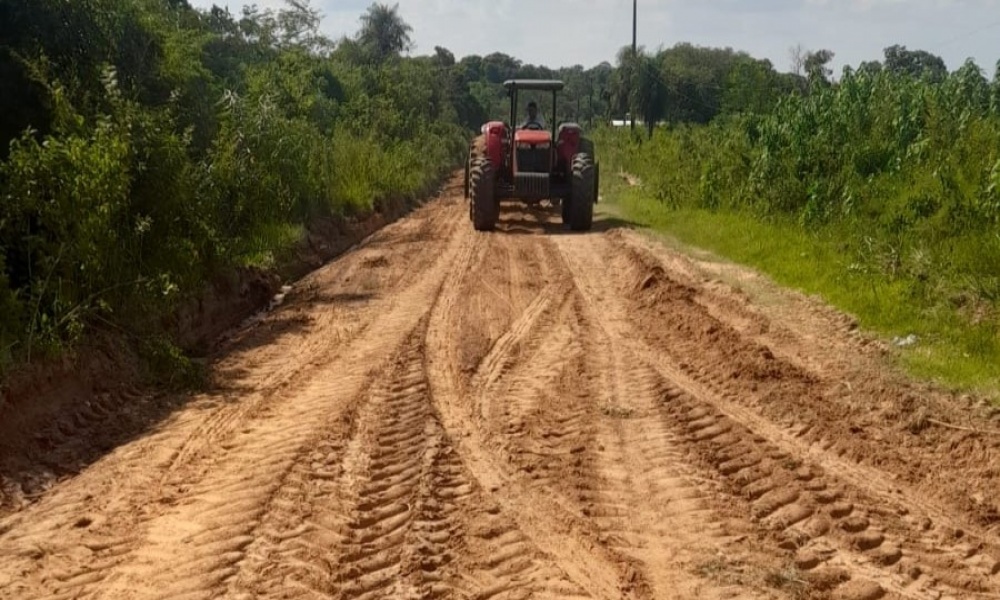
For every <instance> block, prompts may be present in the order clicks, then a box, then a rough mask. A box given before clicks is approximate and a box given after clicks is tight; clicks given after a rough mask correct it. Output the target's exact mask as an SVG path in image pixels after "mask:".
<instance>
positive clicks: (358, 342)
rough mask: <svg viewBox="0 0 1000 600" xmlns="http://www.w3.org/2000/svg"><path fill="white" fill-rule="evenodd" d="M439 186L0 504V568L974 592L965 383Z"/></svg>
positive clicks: (104, 575)
mask: <svg viewBox="0 0 1000 600" xmlns="http://www.w3.org/2000/svg"><path fill="white" fill-rule="evenodd" d="M461 195H462V190H461V184H460V181H459V182H456V183H453V184H452V185H451V186H449V188H448V189H447V190H446V191H445V193H444V194H443V195H442V196H441V197H440V198H439V199H438V200H437V201H435V202H433V203H431V204H430V205H428V206H426V207H424V208H423V209H421V210H419V211H417V212H416V213H414V214H413V215H412V216H411V217H409V218H406V219H404V220H402V221H400V222H398V223H395V224H393V225H390V226H388V227H386V228H385V229H383V230H382V231H380V232H378V233H376V234H375V235H374V236H373V237H371V238H370V239H369V240H367V241H366V242H365V243H364V244H362V245H361V246H360V247H359V248H357V249H356V250H355V251H353V252H351V253H349V254H348V255H346V256H345V257H343V258H342V259H340V260H337V261H335V262H333V263H331V264H329V265H327V266H325V267H323V268H321V269H320V270H318V271H316V272H314V273H312V274H310V275H309V276H307V277H306V278H305V279H304V280H303V281H301V282H300V283H299V284H297V285H296V287H295V290H294V291H293V292H292V294H291V295H290V296H289V297H288V298H287V299H286V302H285V304H284V305H283V306H281V307H280V308H279V309H277V310H276V311H274V312H273V313H272V314H270V315H269V316H267V317H266V318H264V319H261V320H258V321H255V322H254V323H253V324H252V325H250V326H248V327H247V328H245V329H244V330H242V331H239V332H237V333H236V334H235V335H234V336H233V337H232V338H231V339H230V340H229V342H227V347H226V349H225V352H223V353H222V354H221V355H220V357H219V358H218V359H217V361H216V362H215V363H214V364H213V366H212V369H213V377H214V382H213V385H212V386H211V388H210V390H209V391H208V392H206V393H204V394H202V395H199V396H197V397H195V398H190V399H174V400H172V401H171V402H173V404H171V405H170V406H172V407H173V408H172V409H171V411H170V412H169V414H168V415H167V416H162V415H161V416H160V418H158V419H156V420H155V421H151V423H152V424H151V425H150V426H149V428H148V430H147V431H146V432H145V433H144V435H141V436H138V437H136V438H135V439H133V440H131V441H125V442H123V441H120V440H119V441H116V444H115V445H114V447H109V448H107V451H106V454H105V455H104V456H103V458H102V459H100V460H99V461H97V462H95V463H94V464H92V465H91V466H88V467H86V468H84V469H83V470H82V471H81V472H80V473H79V475H76V476H74V477H71V478H68V479H67V480H66V481H64V482H62V483H60V484H59V485H57V486H55V487H54V488H53V489H51V490H50V491H48V492H47V493H45V494H42V495H41V496H40V497H38V498H33V499H31V502H30V503H29V504H28V505H26V506H24V507H23V508H21V509H20V510H17V511H14V512H10V513H9V514H8V515H6V516H5V517H3V518H2V520H0V557H2V560H0V597H2V598H18V599H20V598H115V599H117V598H219V597H226V598H299V597H302V598H345V599H346V598H372V599H375V598H479V599H486V598H496V599H504V598H601V599H612V598H636V599H646V598H648V599H653V598H657V599H663V598H676V599H678V600H680V599H684V600H688V599H692V598H708V599H712V598H817V599H819V598H831V599H850V600H868V599H876V598H912V599H933V600H938V599H941V598H956V599H957V598H995V597H998V595H1000V576H998V573H1000V561H998V558H1000V543H998V537H997V530H996V527H997V520H998V518H1000V517H998V512H997V508H996V504H995V502H996V491H997V489H998V487H997V483H998V478H1000V471H997V469H996V466H995V465H996V464H997V457H998V448H1000V435H997V433H995V432H1000V425H998V424H996V423H994V422H993V420H992V417H991V416H990V415H989V413H987V412H986V411H985V409H982V410H980V409H975V408H973V407H971V406H969V405H968V402H963V401H960V400H958V399H955V398H952V397H949V396H947V395H945V394H942V393H939V392H935V391H933V390H929V389H924V388H922V387H919V386H915V385H911V384H907V383H904V382H902V381H901V380H899V379H898V378H897V377H896V376H895V375H893V374H892V373H891V372H890V371H889V370H887V369H886V368H885V367H884V358H883V356H882V352H881V350H880V348H879V346H878V345H877V344H874V343H871V342H870V341H868V340H866V339H865V338H864V337H863V336H861V335H859V334H857V333H856V332H855V331H854V327H853V325H852V323H851V321H850V319H847V318H845V317H843V316H841V315H837V314H836V313H833V312H832V311H829V310H827V309H825V308H823V307H821V306H819V305H818V304H816V303H815V302H813V301H810V300H808V299H804V298H801V297H798V296H796V295H794V294H791V293H786V292H783V291H781V290H777V289H773V288H772V287H768V284H767V283H766V282H764V281H762V280H760V279H759V278H757V277H756V276H754V275H753V274H751V273H744V272H740V271H739V270H738V269H735V268H733V267H720V266H718V265H711V264H702V263H697V262H694V261H693V260H691V259H687V258H684V257H681V256H679V255H677V254H675V253H672V252H670V251H667V250H665V249H663V248H661V247H659V246H656V245H653V244H651V243H648V242H647V241H645V240H644V239H643V238H641V237H640V236H638V235H637V234H635V233H632V232H630V231H626V230H619V229H612V228H611V222H609V221H604V222H603V224H602V223H598V224H597V229H598V231H595V232H594V233H591V234H586V235H571V234H563V233H562V232H561V228H560V227H559V226H558V223H557V222H556V220H555V218H550V217H549V216H547V215H546V214H544V213H535V212H532V211H526V210H522V209H519V208H518V209H514V208H511V209H509V210H505V211H504V214H503V216H502V225H501V227H500V229H501V231H500V232H498V233H497V234H492V235H484V234H475V233H474V232H473V231H472V227H471V225H470V224H469V223H468V217H467V214H468V212H467V206H466V205H465V203H464V201H463V200H462V198H461ZM602 225H603V227H602ZM601 229H603V231H601ZM723 269H725V270H727V272H726V273H725V275H726V278H727V279H730V280H731V279H733V278H734V276H735V278H737V279H740V280H742V281H745V282H747V284H748V285H750V286H751V287H756V288H758V289H763V290H766V291H767V293H768V294H769V298H771V301H770V302H768V303H767V304H766V305H758V304H756V303H755V302H753V301H751V300H749V297H748V296H747V295H745V294H743V293H741V292H739V291H736V290H734V288H733V287H732V286H730V285H729V284H725V283H722V282H721V281H720V280H719V276H720V271H721V270H723ZM162 405H163V403H160V404H158V406H162ZM942 424H950V425H951V426H945V425H942ZM86 436H88V437H87V439H88V440H90V442H89V443H91V444H100V443H102V440H101V436H100V434H99V432H94V431H89V430H88V431H87V432H86ZM81 443H83V442H81ZM103 443H107V440H104V441H103Z"/></svg>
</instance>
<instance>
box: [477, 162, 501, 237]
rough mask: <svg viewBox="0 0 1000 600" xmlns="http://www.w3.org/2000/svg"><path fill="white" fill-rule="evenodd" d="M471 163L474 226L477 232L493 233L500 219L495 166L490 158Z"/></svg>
mask: <svg viewBox="0 0 1000 600" xmlns="http://www.w3.org/2000/svg"><path fill="white" fill-rule="evenodd" d="M469 162H470V164H469V200H470V202H469V204H470V206H469V215H470V216H471V217H472V226H473V227H475V229H476V231H493V230H494V229H495V228H496V226H497V221H498V220H499V219H500V204H499V203H498V202H497V201H496V191H495V189H494V181H493V180H494V177H493V164H492V163H491V162H490V159H488V158H473V159H471V160H470V161H469Z"/></svg>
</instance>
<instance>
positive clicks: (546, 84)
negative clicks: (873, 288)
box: [503, 79, 564, 92]
mask: <svg viewBox="0 0 1000 600" xmlns="http://www.w3.org/2000/svg"><path fill="white" fill-rule="evenodd" d="M563 85H564V84H563V82H561V81H559V80H557V79H508V80H507V81H505V82H503V86H504V87H505V88H507V91H512V90H528V91H537V92H559V91H562V89H563Z"/></svg>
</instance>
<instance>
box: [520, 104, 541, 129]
mask: <svg viewBox="0 0 1000 600" xmlns="http://www.w3.org/2000/svg"><path fill="white" fill-rule="evenodd" d="M521 129H545V117H543V116H542V115H540V114H538V104H536V103H535V101H534V100H532V101H531V102H529V103H528V118H527V119H525V120H524V122H523V123H521Z"/></svg>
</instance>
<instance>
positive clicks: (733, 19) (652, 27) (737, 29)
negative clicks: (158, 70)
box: [189, 0, 1000, 77]
mask: <svg viewBox="0 0 1000 600" xmlns="http://www.w3.org/2000/svg"><path fill="white" fill-rule="evenodd" d="M189 1H190V2H191V3H192V4H193V5H195V6H198V7H202V8H207V7H209V6H211V5H212V4H213V3H214V4H218V5H220V6H228V8H229V9H230V10H231V11H232V12H233V13H234V14H239V12H240V10H241V9H242V7H243V5H244V4H257V5H258V6H259V7H261V8H276V7H280V6H282V5H283V1H282V0H250V1H244V0H214V2H213V0H189ZM397 1H398V5H399V13H400V15H401V16H402V17H403V19H404V20H405V21H406V22H407V23H409V24H410V25H411V26H412V27H413V33H412V38H413V41H414V43H415V47H414V48H413V50H412V51H411V53H412V54H431V53H433V52H434V47H435V46H443V47H445V48H448V49H449V50H451V51H452V52H453V53H454V54H455V56H456V57H458V58H461V57H462V56H465V55H468V54H480V55H485V54H490V53H492V52H503V53H506V54H509V55H511V56H514V57H516V58H518V59H520V60H522V61H523V62H526V63H532V64H541V65H546V66H549V67H561V66H570V65H575V64H580V65H583V66H585V67H591V66H594V65H596V64H598V63H600V62H602V61H605V60H607V61H609V62H611V63H614V59H615V55H616V54H617V52H618V50H619V49H620V48H621V47H622V46H624V45H628V44H630V43H631V39H632V2H630V1H629V0H389V1H388V2H385V1H384V0H383V3H387V4H395V3H396V2H397ZM370 4H371V1H370V0H312V5H313V6H314V7H316V8H318V9H319V10H320V11H321V12H322V14H323V15H324V19H323V26H322V27H323V32H324V33H326V34H327V35H329V36H331V37H333V38H339V37H341V36H344V35H353V34H354V33H355V32H356V31H357V30H358V28H359V17H360V16H361V14H362V13H364V12H365V9H366V8H367V7H368V6H369V5H370ZM638 14H639V19H638V43H639V45H640V46H644V47H646V49H647V50H656V49H658V48H661V47H670V46H673V45H674V44H676V43H678V42H690V43H692V44H696V45H701V46H716V47H731V48H734V49H736V50H745V51H746V52H748V53H750V54H751V55H752V56H754V57H757V58H767V59H769V60H770V61H771V62H772V63H773V64H774V66H775V67H776V68H777V69H778V70H781V71H787V70H790V68H791V59H790V52H789V50H790V48H792V47H793V46H796V45H801V46H802V47H803V48H805V49H807V50H817V49H821V48H827V49H830V50H833V51H834V52H835V58H834V61H833V67H834V69H835V72H837V73H839V72H840V70H841V69H842V67H843V66H844V65H851V66H857V65H858V64H859V63H861V62H862V61H866V60H880V59H881V58H882V56H883V54H882V50H883V49H884V48H885V47H887V46H891V45H893V44H901V45H903V46H906V47H908V48H910V49H919V50H927V51H929V52H932V53H934V54H937V55H939V56H941V57H942V58H944V59H945V62H946V63H947V65H948V67H949V68H950V69H956V68H958V67H959V66H961V65H962V63H963V62H964V61H965V60H966V59H967V58H973V59H974V60H975V61H976V62H977V63H978V64H979V66H980V67H982V68H983V69H984V71H985V72H986V75H987V76H988V77H992V76H993V74H994V70H995V67H996V64H997V60H998V59H1000V0H638Z"/></svg>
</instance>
